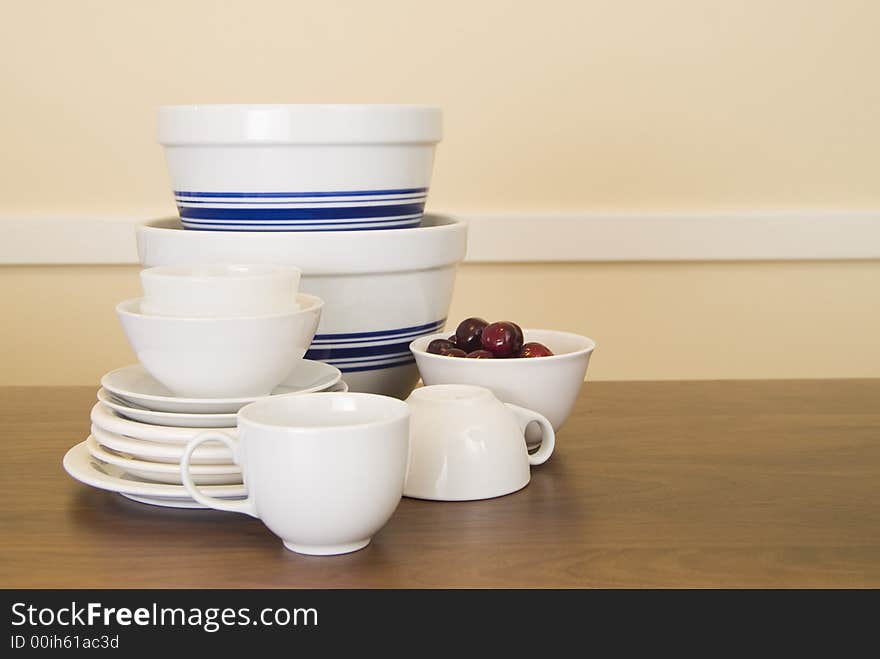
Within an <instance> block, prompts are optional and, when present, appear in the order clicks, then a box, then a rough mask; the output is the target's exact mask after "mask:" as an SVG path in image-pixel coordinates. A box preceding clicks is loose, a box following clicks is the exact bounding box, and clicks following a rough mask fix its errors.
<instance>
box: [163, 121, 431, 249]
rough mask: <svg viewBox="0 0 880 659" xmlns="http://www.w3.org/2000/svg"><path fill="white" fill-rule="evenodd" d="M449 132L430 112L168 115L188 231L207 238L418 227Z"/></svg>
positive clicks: (169, 146) (175, 182)
mask: <svg viewBox="0 0 880 659" xmlns="http://www.w3.org/2000/svg"><path fill="white" fill-rule="evenodd" d="M441 132H442V127H441V112H440V110H439V108H434V107H425V106H410V105H177V106H166V107H162V108H160V109H159V142H160V143H161V144H162V146H163V147H164V149H165V158H166V162H167V164H168V172H169V175H170V178H171V184H172V187H173V190H174V199H175V202H176V204H177V208H178V213H179V215H180V220H181V223H182V225H183V227H184V228H186V229H195V230H201V231H230V232H253V231H270V232H295V231H368V230H375V229H403V228H413V227H417V226H418V225H419V223H420V222H421V219H422V215H423V213H424V208H425V200H426V199H427V196H428V188H429V187H430V183H431V171H432V168H433V162H434V148H435V146H436V144H437V142H439V141H440V138H441Z"/></svg>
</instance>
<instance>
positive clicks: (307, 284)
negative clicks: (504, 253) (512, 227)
mask: <svg viewBox="0 0 880 659" xmlns="http://www.w3.org/2000/svg"><path fill="white" fill-rule="evenodd" d="M137 242H138V253H139V255H140V260H141V263H143V264H144V266H145V267H152V266H157V265H194V264H199V265H201V264H212V263H224V262H226V263H271V264H281V265H294V266H296V267H298V268H299V269H300V270H302V273H303V274H302V280H301V283H300V290H301V291H303V292H305V293H310V294H312V295H317V296H318V297H320V298H321V299H323V300H324V309H323V312H322V316H321V323H320V325H319V326H318V333H317V334H316V335H315V340H314V342H313V343H312V346H311V349H310V350H309V352H308V353H306V358H308V359H316V360H320V361H325V362H328V363H330V364H333V365H334V366H336V367H338V368H339V369H340V370H341V371H342V372H343V377H344V379H345V381H346V382H347V383H348V384H349V386H350V387H351V390H352V391H367V392H371V393H377V394H385V395H389V396H397V397H398V398H406V396H408V395H409V393H410V391H412V388H413V387H414V386H415V384H416V382H417V381H418V377H419V374H418V370H417V369H416V366H415V362H414V359H413V356H412V353H411V352H410V350H409V344H410V342H411V341H412V340H413V339H415V338H417V337H419V336H423V335H426V334H433V333H436V332H438V331H440V330H441V329H442V328H443V326H444V324H445V323H446V314H447V313H448V310H449V303H450V301H451V299H452V289H453V285H454V282H455V270H456V267H457V265H458V262H459V261H461V260H462V259H463V258H464V255H465V249H466V246H467V225H466V224H465V223H464V222H463V221H461V220H456V219H453V218H450V217H445V216H439V215H426V216H425V218H424V220H423V221H422V224H421V226H419V227H416V228H411V229H388V230H385V231H345V232H342V231H340V232H335V231H332V232H295V233H286V232H279V233H274V232H272V233H270V232H258V231H254V232H225V231H186V230H184V229H183V228H182V227H181V224H180V220H178V219H177V218H173V219H162V220H154V221H151V222H147V223H146V224H143V225H141V226H139V227H138V230H137Z"/></svg>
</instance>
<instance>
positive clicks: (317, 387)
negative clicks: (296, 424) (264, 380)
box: [101, 359, 342, 414]
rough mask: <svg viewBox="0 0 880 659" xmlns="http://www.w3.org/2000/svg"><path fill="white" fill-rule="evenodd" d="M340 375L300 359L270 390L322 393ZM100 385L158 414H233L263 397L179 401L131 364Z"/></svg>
mask: <svg viewBox="0 0 880 659" xmlns="http://www.w3.org/2000/svg"><path fill="white" fill-rule="evenodd" d="M341 377H342V372H341V371H340V370H339V369H338V368H336V367H335V366H331V365H330V364H325V363H324V362H317V361H313V360H311V359H303V360H302V362H300V363H299V364H298V365H297V367H296V369H295V370H294V372H293V373H292V374H291V375H290V377H288V378H287V380H285V381H284V382H283V383H282V384H280V385H278V386H277V387H276V388H275V389H274V390H273V391H272V394H271V395H273V396H276V395H280V394H296V393H299V394H305V393H309V392H312V391H322V390H324V389H327V388H329V387H331V386H333V385H334V384H336V383H337V382H339V379H340V378H341ZM101 386H102V387H104V389H106V390H107V391H109V392H110V393H111V394H113V395H114V396H116V397H118V398H121V399H123V400H124V401H126V402H128V403H134V404H135V405H138V406H140V407H146V408H149V409H151V410H155V411H158V412H185V413H187V414H234V413H235V412H238V410H240V409H241V408H242V407H244V406H245V405H247V404H248V403H252V402H254V401H255V400H259V399H260V398H265V396H255V397H250V398H180V397H177V396H175V395H174V394H172V393H171V392H170V391H169V390H168V389H167V388H166V387H164V386H163V385H162V384H160V383H159V382H157V381H156V379H155V378H154V377H153V376H152V375H150V374H149V373H147V371H146V369H144V367H143V366H141V365H140V364H132V365H131V366H125V367H123V368H118V369H116V370H115V371H110V372H109V373H107V374H106V375H105V376H104V377H102V378H101Z"/></svg>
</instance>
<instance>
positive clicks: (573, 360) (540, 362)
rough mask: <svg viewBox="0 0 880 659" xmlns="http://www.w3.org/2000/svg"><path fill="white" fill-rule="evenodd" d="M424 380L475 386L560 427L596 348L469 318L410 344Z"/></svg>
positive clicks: (583, 340)
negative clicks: (453, 326) (541, 416)
mask: <svg viewBox="0 0 880 659" xmlns="http://www.w3.org/2000/svg"><path fill="white" fill-rule="evenodd" d="M409 347H410V350H411V351H412V353H413V355H414V356H415V359H416V364H417V365H418V368H419V373H420V374H421V376H422V382H424V384H425V385H432V384H472V385H478V386H481V387H486V388H488V389H491V390H492V391H493V392H494V393H495V395H496V396H497V397H498V398H500V399H501V400H502V401H504V402H506V403H513V404H515V405H520V406H522V407H525V408H527V409H530V410H535V411H536V412H540V413H541V414H543V415H544V416H546V417H547V419H549V421H550V423H551V424H552V425H553V429H554V430H555V431H558V430H559V429H560V428H561V427H562V426H563V424H564V423H565V421H566V420H567V419H568V417H569V415H570V414H571V411H572V409H573V408H574V405H575V402H576V401H577V397H578V394H579V393H580V389H581V385H582V384H583V382H584V377H585V376H586V373H587V366H588V365H589V363H590V357H591V355H592V354H593V350H594V349H595V348H596V343H595V341H593V340H592V339H590V338H588V337H586V336H581V335H580V334H574V333H572V332H562V331H558V330H549V329H528V328H526V329H522V328H520V326H519V325H517V324H516V323H513V322H510V321H499V322H493V323H489V322H487V321H486V320H484V319H483V318H477V317H472V318H466V319H465V320H463V321H462V322H461V323H459V324H458V326H457V327H456V330H455V333H454V334H451V335H450V334H449V333H446V332H444V333H439V334H432V335H429V336H423V337H421V338H419V339H416V340H415V341H413V342H412V343H410V346H409Z"/></svg>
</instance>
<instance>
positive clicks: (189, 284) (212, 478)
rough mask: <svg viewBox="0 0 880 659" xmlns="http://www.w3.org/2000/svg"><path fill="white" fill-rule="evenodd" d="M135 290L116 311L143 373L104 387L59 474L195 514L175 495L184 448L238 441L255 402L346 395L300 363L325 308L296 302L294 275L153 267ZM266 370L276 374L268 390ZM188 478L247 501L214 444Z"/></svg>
mask: <svg viewBox="0 0 880 659" xmlns="http://www.w3.org/2000/svg"><path fill="white" fill-rule="evenodd" d="M141 279H142V281H143V283H144V291H145V296H144V298H142V299H138V300H128V301H126V302H123V303H121V304H120V305H119V307H118V310H119V312H120V314H119V315H120V318H121V320H122V323H123V327H124V328H125V330H126V334H127V336H128V338H129V341H130V342H131V344H132V347H133V348H134V350H135V352H136V353H137V354H138V357H139V358H140V359H141V362H142V363H141V364H134V365H131V366H126V367H124V368H120V369H116V370H114V371H111V372H109V373H107V374H106V375H105V376H104V377H103V378H102V379H101V389H100V390H99V391H98V403H97V404H96V405H95V406H94V407H93V408H92V411H91V434H90V435H89V437H88V438H87V439H86V440H85V441H84V442H82V443H80V444H77V445H76V446H74V447H73V448H72V449H71V450H70V451H69V452H68V454H67V455H66V456H65V458H64V467H65V469H66V470H67V471H68V473H70V475H72V476H73V477H74V478H76V479H77V480H79V481H81V482H83V483H86V484H88V485H92V486H94V487H97V488H100V489H105V490H110V491H114V492H118V493H120V494H122V495H123V496H126V497H128V498H130V499H134V500H136V501H140V502H143V503H149V504H153V505H161V506H171V507H183V508H201V507H202V506H201V505H199V504H197V503H196V502H195V501H193V500H192V498H190V496H189V495H188V494H187V492H186V490H185V489H184V487H183V486H182V484H181V476H180V460H181V458H182V456H183V453H184V449H185V446H186V443H187V442H188V441H189V440H191V439H193V438H194V437H196V436H197V435H198V434H199V433H200V432H202V431H204V430H205V429H207V428H216V429H221V430H225V431H226V432H227V433H229V434H232V435H236V434H237V430H236V414H237V413H238V411H239V409H241V408H242V407H243V406H245V405H247V404H249V403H252V402H254V401H257V400H260V399H263V398H267V397H271V396H280V395H292V394H306V393H311V392H318V391H347V390H348V386H347V385H346V384H345V383H344V382H342V380H341V375H342V374H341V372H340V371H339V369H338V368H336V367H335V366H332V365H330V364H325V363H323V362H319V361H313V360H307V359H303V358H302V356H303V353H304V352H305V349H306V347H307V346H308V345H309V343H310V342H311V341H312V337H313V336H314V333H315V329H316V328H317V324H318V319H319V317H320V308H321V305H322V303H321V301H320V299H318V298H314V297H313V296H305V295H302V294H297V292H296V284H297V282H298V280H299V271H298V270H296V269H291V268H274V267H266V266H260V267H254V266H230V265H218V266H212V267H209V268H206V267H204V266H199V267H195V268H155V269H151V270H145V271H144V272H143V273H141ZM263 328H269V331H263ZM261 353H262V354H261ZM272 362H278V363H282V364H285V365H284V366H282V367H281V369H282V370H281V371H278V372H280V373H281V375H280V376H275V377H276V379H270V380H266V379H265V377H266V371H268V370H271V369H268V368H266V367H265V364H266V363H272ZM261 364H262V366H260V365H261ZM286 364H290V365H291V366H287V365H286ZM272 368H275V365H274V364H273V365H272ZM291 368H292V370H291ZM285 374H286V379H284V380H283V381H281V382H280V383H279V379H280V378H282V377H284V376H285ZM157 375H160V376H161V378H162V379H161V381H160V379H158V378H157ZM268 377H269V378H272V377H273V376H272V375H269V376H268ZM191 473H192V475H193V477H194V480H195V482H197V483H199V484H200V485H204V486H205V493H206V494H209V495H212V496H217V497H222V498H239V497H243V496H244V495H245V489H244V485H243V484H242V476H241V470H240V468H239V467H238V466H237V465H236V464H234V462H233V456H232V453H231V451H230V450H229V449H228V448H227V447H225V446H224V445H222V444H220V443H214V442H209V443H206V444H205V445H203V446H201V447H199V449H198V450H197V451H196V452H195V454H194V455H193V459H192V468H191Z"/></svg>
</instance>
